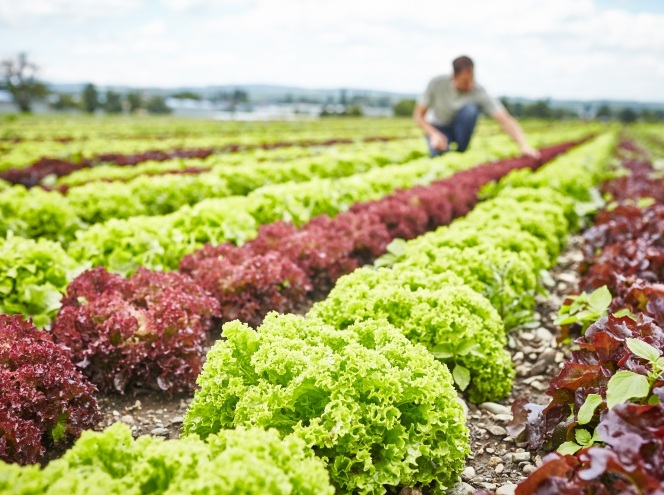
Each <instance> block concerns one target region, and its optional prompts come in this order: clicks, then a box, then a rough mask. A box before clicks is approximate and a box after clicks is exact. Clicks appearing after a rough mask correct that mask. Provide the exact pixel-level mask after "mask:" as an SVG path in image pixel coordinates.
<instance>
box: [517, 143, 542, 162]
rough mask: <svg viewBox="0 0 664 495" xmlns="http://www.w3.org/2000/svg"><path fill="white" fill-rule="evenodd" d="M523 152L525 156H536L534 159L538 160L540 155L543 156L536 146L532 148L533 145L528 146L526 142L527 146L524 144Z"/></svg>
mask: <svg viewBox="0 0 664 495" xmlns="http://www.w3.org/2000/svg"><path fill="white" fill-rule="evenodd" d="M521 153H522V154H523V155H524V156H528V157H530V158H534V159H536V160H539V159H540V157H541V156H542V155H541V154H540V152H539V150H536V149H535V148H531V147H530V146H528V145H527V144H526V145H525V146H522V147H521Z"/></svg>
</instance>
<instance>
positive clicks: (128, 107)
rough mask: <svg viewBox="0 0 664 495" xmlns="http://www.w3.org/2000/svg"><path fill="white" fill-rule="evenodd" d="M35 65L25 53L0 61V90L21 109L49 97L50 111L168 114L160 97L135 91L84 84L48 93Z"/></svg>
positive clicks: (26, 108)
mask: <svg viewBox="0 0 664 495" xmlns="http://www.w3.org/2000/svg"><path fill="white" fill-rule="evenodd" d="M38 71H39V68H38V67H37V66H36V65H35V64H34V63H32V62H30V61H29V60H28V56H27V54H25V53H19V54H18V55H17V56H16V57H9V58H6V59H4V60H2V61H1V62H0V89H4V90H7V91H8V92H9V93H10V94H11V95H12V97H13V99H14V103H15V104H16V106H17V107H18V109H19V110H20V111H21V112H30V111H31V110H32V104H33V103H34V102H35V101H36V100H41V99H44V98H47V97H50V98H49V99H50V103H49V104H50V106H51V108H53V109H54V110H60V111H67V110H82V111H84V112H88V113H94V112H96V111H98V110H103V111H104V112H106V113H122V112H129V113H133V112H138V111H141V110H142V111H146V112H149V113H161V114H163V113H170V112H171V109H170V108H169V107H168V106H167V105H166V101H165V99H164V97H162V96H152V97H149V98H147V97H145V96H144V95H142V94H141V93H139V92H131V93H127V94H126V95H120V94H119V93H116V92H114V91H106V92H105V93H104V94H102V93H100V92H99V91H98V90H97V88H96V87H95V86H94V84H87V85H86V86H85V88H84V89H83V91H82V92H81V94H80V95H73V94H69V93H51V92H50V91H49V90H48V87H47V86H46V84H45V83H43V82H42V81H40V80H39V79H37V72H38Z"/></svg>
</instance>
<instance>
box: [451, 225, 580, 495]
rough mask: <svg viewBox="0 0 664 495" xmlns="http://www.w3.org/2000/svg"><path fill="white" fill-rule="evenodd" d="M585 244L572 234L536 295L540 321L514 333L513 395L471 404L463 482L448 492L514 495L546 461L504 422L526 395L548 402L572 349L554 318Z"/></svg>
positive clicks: (571, 286)
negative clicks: (561, 342)
mask: <svg viewBox="0 0 664 495" xmlns="http://www.w3.org/2000/svg"><path fill="white" fill-rule="evenodd" d="M580 245H581V237H580V236H576V237H573V238H572V239H571V240H570V243H569V245H568V247H567V249H566V250H565V252H564V253H563V254H562V255H561V256H560V258H559V263H558V265H557V266H556V267H555V268H554V269H553V270H552V271H551V280H545V281H544V285H545V286H546V288H547V290H548V291H549V293H550V295H549V296H548V297H544V296H537V307H536V309H535V311H536V314H535V319H536V321H538V322H539V324H538V325H533V328H526V329H517V330H514V331H513V332H512V333H511V334H510V337H509V342H508V347H509V352H510V353H511V354H512V359H513V361H514V365H515V368H516V373H517V376H516V379H515V381H514V389H513V390H512V394H511V396H510V397H509V398H507V399H505V400H503V401H501V402H500V403H493V402H486V403H484V404H480V405H479V406H475V405H473V404H470V403H467V407H468V427H469V429H470V438H471V440H470V442H471V443H470V445H471V449H472V454H471V456H470V457H469V458H468V462H467V465H466V469H465V470H464V472H463V474H462V475H461V478H462V481H461V482H460V483H457V485H456V486H454V487H453V488H452V489H451V490H449V491H448V495H470V494H472V493H475V491H476V490H478V489H483V490H486V491H488V492H490V493H495V494H496V495H511V494H513V493H514V490H515V489H516V485H517V484H518V483H519V482H520V481H521V480H523V479H524V478H525V477H526V476H528V475H529V474H530V473H532V472H533V471H534V470H535V469H536V468H537V467H538V466H539V465H540V464H541V461H542V460H541V456H539V455H534V456H533V455H532V454H531V453H530V452H528V451H526V450H525V449H523V448H522V447H521V446H519V445H518V444H517V443H515V442H514V440H513V439H512V438H510V437H509V435H508V434H507V431H506V430H505V425H506V424H507V422H509V421H510V420H511V419H512V413H511V409H510V407H511V404H512V402H514V400H515V399H518V398H519V397H527V398H528V400H529V401H530V402H535V403H537V404H542V405H544V404H547V403H548V402H549V399H548V396H547V395H546V394H545V391H546V389H547V387H548V382H549V379H551V378H552V377H553V376H554V375H555V374H556V373H557V372H558V370H559V369H560V368H561V367H562V362H563V361H564V360H565V359H567V358H568V357H569V356H568V353H569V350H568V348H567V347H565V346H562V345H558V344H557V343H556V335H557V333H558V328H557V327H556V326H555V325H554V324H553V321H554V320H555V318H556V314H557V312H558V309H559V308H560V306H561V304H562V302H563V300H564V298H565V296H567V295H568V294H570V293H571V292H574V291H575V290H576V289H577V286H578V278H579V277H578V267H579V263H580V262H581V261H582V254H581V249H580Z"/></svg>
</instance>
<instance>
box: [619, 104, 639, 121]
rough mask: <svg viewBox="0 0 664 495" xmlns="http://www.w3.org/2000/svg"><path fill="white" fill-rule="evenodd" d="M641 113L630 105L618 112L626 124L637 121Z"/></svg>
mask: <svg viewBox="0 0 664 495" xmlns="http://www.w3.org/2000/svg"><path fill="white" fill-rule="evenodd" d="M638 116H639V115H638V114H637V113H636V112H635V111H634V110H632V109H631V108H629V107H626V108H623V109H621V110H620V111H619V112H618V118H619V119H620V121H621V122H623V123H624V124H630V123H632V122H635V121H636V118H637V117H638Z"/></svg>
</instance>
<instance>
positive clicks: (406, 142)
mask: <svg viewBox="0 0 664 495" xmlns="http://www.w3.org/2000/svg"><path fill="white" fill-rule="evenodd" d="M404 147H407V148H409V149H411V150H413V151H414V152H417V151H419V152H420V153H424V148H423V146H422V139H421V138H406V139H395V140H390V141H385V142H383V141H381V142H376V143H355V142H354V143H350V144H337V145H335V146H317V147H316V146H313V147H312V146H289V147H284V148H274V149H268V150H263V149H254V150H246V151H243V152H238V153H219V154H214V155H210V156H209V157H207V158H175V159H171V160H165V161H155V160H148V161H146V162H143V163H139V164H137V165H134V166H130V167H127V166H123V165H111V164H107V165H97V166H94V167H90V168H83V169H81V170H77V171H75V172H72V173H71V174H68V175H65V176H62V177H60V178H58V179H57V180H56V181H55V183H54V185H57V186H61V185H66V186H70V187H73V186H81V185H83V184H86V183H89V182H97V181H102V180H104V181H109V180H123V181H128V180H131V179H135V178H137V177H140V176H141V175H150V174H152V175H156V174H164V173H169V172H178V171H181V170H185V169H192V168H198V169H211V168H213V167H217V166H238V165H241V166H243V167H246V166H247V165H251V166H253V165H258V164H261V163H264V162H273V163H274V164H275V165H280V164H281V163H283V162H286V161H291V160H295V159H303V158H309V159H310V160H312V161H316V160H319V159H321V160H329V159H331V158H335V157H336V158H339V159H340V160H341V159H347V158H353V159H354V158H358V154H359V153H360V152H361V153H365V154H369V155H376V158H375V159H376V160H378V161H388V163H389V162H396V161H397V160H398V159H399V158H400V157H401V155H402V154H403V150H404ZM393 155H396V156H393Z"/></svg>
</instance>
